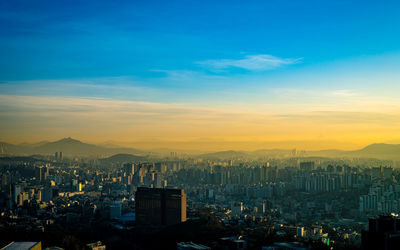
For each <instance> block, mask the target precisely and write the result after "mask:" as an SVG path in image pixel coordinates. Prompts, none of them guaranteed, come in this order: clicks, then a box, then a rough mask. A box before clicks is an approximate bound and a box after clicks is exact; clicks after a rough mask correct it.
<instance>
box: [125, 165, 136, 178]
mask: <svg viewBox="0 0 400 250" xmlns="http://www.w3.org/2000/svg"><path fill="white" fill-rule="evenodd" d="M124 172H125V173H126V175H128V176H129V175H131V174H135V164H134V163H125V164H124Z"/></svg>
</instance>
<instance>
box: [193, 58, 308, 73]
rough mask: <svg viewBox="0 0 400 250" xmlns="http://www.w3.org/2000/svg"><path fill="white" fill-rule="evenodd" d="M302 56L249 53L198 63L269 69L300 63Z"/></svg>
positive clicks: (214, 67) (212, 67)
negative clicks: (284, 56) (290, 56)
mask: <svg viewBox="0 0 400 250" xmlns="http://www.w3.org/2000/svg"><path fill="white" fill-rule="evenodd" d="M301 59H302V58H279V57H276V56H272V55H264V54H261V55H248V56H245V57H244V58H241V59H219V60H205V61H200V62H197V64H199V65H201V66H203V67H205V68H208V69H210V70H215V71H220V70H226V69H229V68H240V69H245V70H249V71H267V70H272V69H275V68H279V67H283V66H286V65H291V64H296V63H300V62H301Z"/></svg>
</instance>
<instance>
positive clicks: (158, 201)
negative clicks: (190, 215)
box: [136, 187, 186, 225]
mask: <svg viewBox="0 0 400 250" xmlns="http://www.w3.org/2000/svg"><path fill="white" fill-rule="evenodd" d="M136 221H137V222H138V223H139V224H142V225H143V224H151V225H173V224H178V223H181V222H184V221H186V194H185V192H184V190H183V189H163V188H147V187H138V189H137V191H136Z"/></svg>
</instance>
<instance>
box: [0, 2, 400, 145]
mask: <svg viewBox="0 0 400 250" xmlns="http://www.w3.org/2000/svg"><path fill="white" fill-rule="evenodd" d="M399 11H400V2H398V1H344V0H343V1H342V0H335V1H329V0H315V1H309V0H303V1H298V0H291V1H290V0H269V1H234V0H231V1H207V0H205V1H189V0H186V1H183V0H182V1H150V0H149V1H101V0H100V1H99V0H98V1H89V0H87V1H73V0H72V1H71V0H70V1H47V0H43V1H30V0H27V1H20V0H3V1H0V141H5V142H9V143H22V142H38V141H43V140H49V141H52V140H58V139H61V138H63V137H73V138H76V139H79V140H82V141H85V142H89V143H114V144H118V145H124V146H132V147H136V148H142V149H147V148H171V149H173V148H175V149H188V150H189V149H190V150H193V149H198V150H204V151H212V150H228V149H238V150H255V149H262V148H297V149H306V150H314V149H330V148H337V149H357V148H360V147H363V146H366V145H368V144H370V143H382V142H383V143H400V129H399V127H400V96H399V93H400V81H399V80H400V71H399V70H398V69H399V68H400V32H398V29H397V27H400V16H399V15H398V13H399Z"/></svg>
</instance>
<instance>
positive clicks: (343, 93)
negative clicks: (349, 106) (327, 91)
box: [332, 89, 357, 97]
mask: <svg viewBox="0 0 400 250" xmlns="http://www.w3.org/2000/svg"><path fill="white" fill-rule="evenodd" d="M332 94H333V95H335V96H343V97H353V96H357V93H356V92H354V91H353V90H349V89H341V90H336V91H333V93H332Z"/></svg>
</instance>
